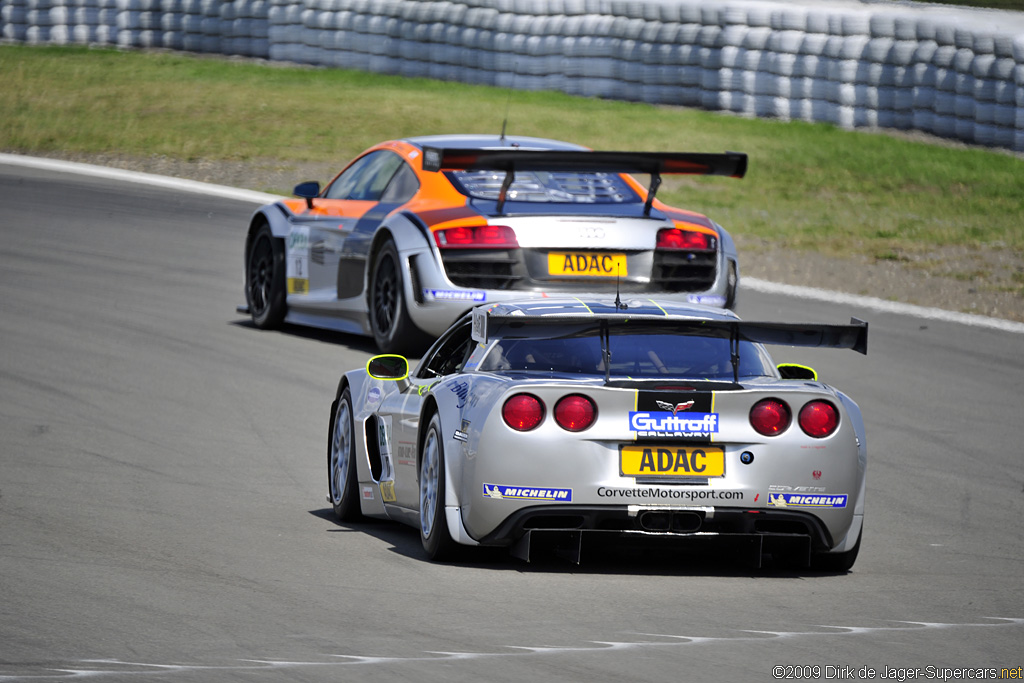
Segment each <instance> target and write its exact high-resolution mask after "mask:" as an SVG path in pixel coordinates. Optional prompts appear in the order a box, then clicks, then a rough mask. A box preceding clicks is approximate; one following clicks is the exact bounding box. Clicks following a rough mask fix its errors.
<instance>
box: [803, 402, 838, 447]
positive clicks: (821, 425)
mask: <svg viewBox="0 0 1024 683" xmlns="http://www.w3.org/2000/svg"><path fill="white" fill-rule="evenodd" d="M797 422H799V423H800V429H802V430H804V432H805V433H806V434H807V436H813V437H814V438H815V439H823V438H825V437H826V436H830V435H831V434H833V433H834V432H835V431H836V428H838V427H839V411H838V410H836V407H835V406H834V405H832V404H831V403H829V402H828V401H811V402H810V403H808V404H807V405H805V406H804V407H803V408H801V409H800V416H799V417H798V418H797Z"/></svg>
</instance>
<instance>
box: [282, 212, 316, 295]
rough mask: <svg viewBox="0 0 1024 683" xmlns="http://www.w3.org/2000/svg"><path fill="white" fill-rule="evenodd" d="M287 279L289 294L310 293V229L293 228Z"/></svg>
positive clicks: (286, 269) (290, 239)
mask: <svg viewBox="0 0 1024 683" xmlns="http://www.w3.org/2000/svg"><path fill="white" fill-rule="evenodd" d="M287 245H288V246H287V250H288V254H287V257H286V259H285V277H286V279H287V284H288V293H289V294H307V293H309V249H310V245H309V228H308V227H305V226H295V225H293V226H292V227H291V232H289V233H288V240H287Z"/></svg>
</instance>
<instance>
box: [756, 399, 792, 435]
mask: <svg viewBox="0 0 1024 683" xmlns="http://www.w3.org/2000/svg"><path fill="white" fill-rule="evenodd" d="M791 420H792V414H791V413H790V412H789V406H787V405H786V404H785V403H783V402H782V401H780V400H778V399H776V398H766V399H764V400H763V401H758V402H757V403H755V404H754V407H753V408H751V409H750V426H751V427H753V428H754V431H756V432H757V433H758V434H763V435H765V436H777V435H779V434H781V433H782V432H784V431H786V429H787V428H788V427H789V423H790V421H791Z"/></svg>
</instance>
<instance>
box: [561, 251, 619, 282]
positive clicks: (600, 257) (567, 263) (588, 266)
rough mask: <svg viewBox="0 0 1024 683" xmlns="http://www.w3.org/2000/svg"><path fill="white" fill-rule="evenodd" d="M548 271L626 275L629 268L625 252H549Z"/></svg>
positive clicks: (566, 273) (573, 273)
mask: <svg viewBox="0 0 1024 683" xmlns="http://www.w3.org/2000/svg"><path fill="white" fill-rule="evenodd" d="M548 273H550V274H551V275H595V276H599V277H616V276H618V277H626V276H628V275H629V269H628V264H627V260H626V255H625V254H596V253H579V252H568V253H566V252H551V253H549V254H548Z"/></svg>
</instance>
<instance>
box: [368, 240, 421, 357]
mask: <svg viewBox="0 0 1024 683" xmlns="http://www.w3.org/2000/svg"><path fill="white" fill-rule="evenodd" d="M368 303H369V308H370V327H371V328H372V329H373V339H374V341H375V342H376V343H377V348H378V349H380V352H381V353H408V354H413V355H415V354H416V353H418V352H420V351H422V350H423V349H425V348H426V346H427V343H428V342H429V341H430V340H429V338H428V337H427V336H426V335H425V334H424V333H423V332H422V331H421V330H420V329H419V328H418V327H416V325H415V324H414V323H413V322H412V320H411V319H410V318H409V311H408V308H407V306H406V301H405V287H404V283H403V281H402V266H401V261H399V258H398V248H397V247H395V243H394V242H393V241H392V240H390V239H389V240H387V241H386V242H384V244H382V245H381V248H380V249H379V250H378V251H377V255H376V257H375V258H374V260H373V271H371V273H370V296H369V302H368Z"/></svg>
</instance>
